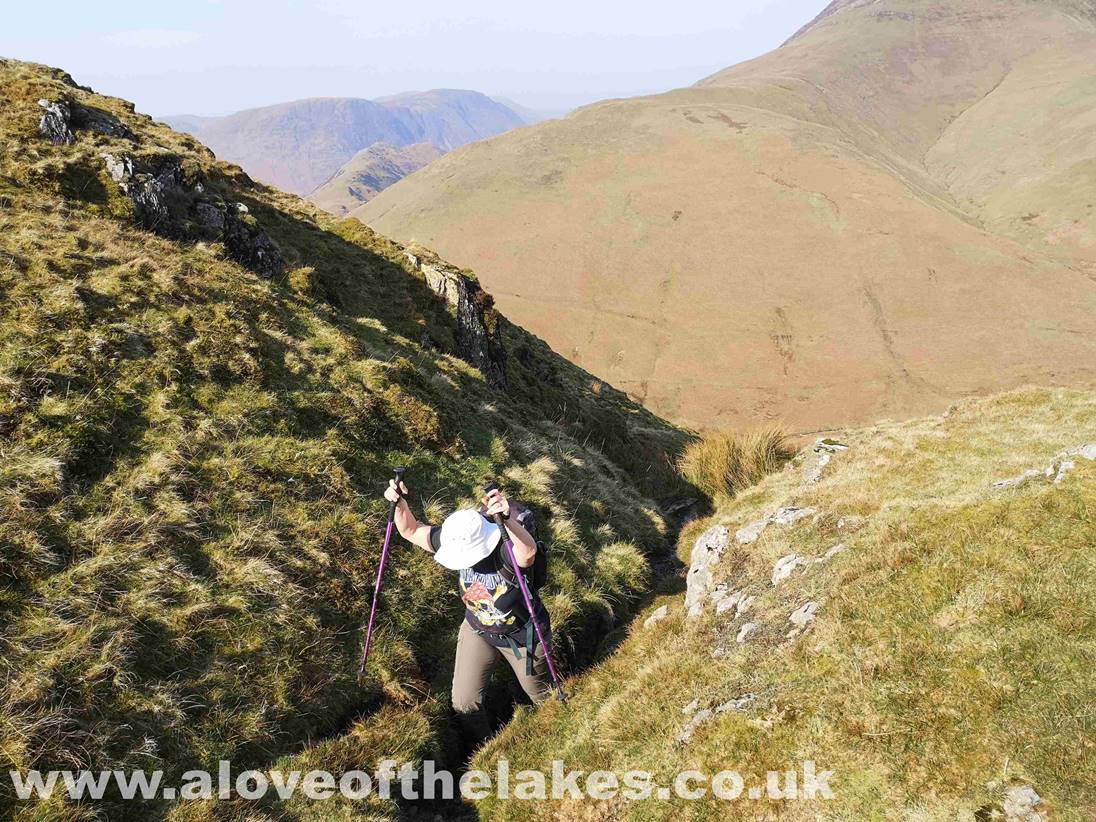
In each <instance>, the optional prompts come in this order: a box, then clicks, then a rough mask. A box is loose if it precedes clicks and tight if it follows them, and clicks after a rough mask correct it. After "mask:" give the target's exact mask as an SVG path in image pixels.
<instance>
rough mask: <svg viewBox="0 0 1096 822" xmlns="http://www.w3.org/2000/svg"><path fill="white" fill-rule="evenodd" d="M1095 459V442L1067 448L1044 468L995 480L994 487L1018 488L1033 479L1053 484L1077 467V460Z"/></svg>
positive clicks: (1031, 469)
mask: <svg viewBox="0 0 1096 822" xmlns="http://www.w3.org/2000/svg"><path fill="white" fill-rule="evenodd" d="M1078 459H1083V460H1090V461H1096V442H1089V443H1085V444H1084V445H1078V446H1077V447H1075V448H1067V449H1066V450H1065V451H1062V452H1061V453H1059V454H1056V455H1055V456H1054V459H1052V460H1051V461H1050V465H1048V466H1047V467H1046V468H1029V469H1028V470H1027V471H1025V472H1024V473H1022V474H1019V475H1018V476H1015V477H1009V478H1008V479H1003V480H997V482H995V483H993V487H994V488H998V489H1005V488H1020V487H1022V486H1024V485H1027V484H1028V483H1029V482H1032V481H1033V480H1049V481H1051V482H1053V483H1054V484H1055V485H1057V484H1058V483H1060V482H1061V481H1062V480H1063V479H1064V478H1065V476H1066V474H1068V473H1069V472H1070V471H1072V470H1073V469H1074V468H1076V467H1077V460H1078Z"/></svg>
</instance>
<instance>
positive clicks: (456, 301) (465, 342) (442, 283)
mask: <svg viewBox="0 0 1096 822" xmlns="http://www.w3.org/2000/svg"><path fill="white" fill-rule="evenodd" d="M404 255H405V256H406V257H407V259H408V261H409V262H410V263H411V265H412V266H413V267H414V268H415V269H416V270H417V271H419V272H421V273H422V275H423V277H424V278H425V279H426V284H427V285H429V286H430V288H431V289H432V290H433V291H434V293H435V294H437V295H438V296H440V297H441V298H442V299H444V300H445V302H446V304H447V305H448V306H449V308H450V311H452V312H453V314H454V316H455V317H456V320H457V333H456V342H457V352H456V353H457V356H459V357H460V358H461V359H463V360H465V361H466V362H469V363H471V364H472V365H474V366H475V367H476V368H478V369H479V371H480V373H481V374H483V377H484V379H485V380H487V384H488V385H490V386H492V387H493V388H505V387H506V360H507V351H506V348H505V347H504V346H503V344H502V335H501V333H500V331H499V327H498V322H497V315H496V313H495V310H494V301H493V299H492V298H491V296H490V295H489V294H488V293H487V292H485V291H484V290H483V289H482V288H480V285H479V283H477V282H476V281H475V280H473V279H472V278H471V277H469V276H467V275H465V274H463V273H461V271H460V270H458V269H457V268H455V267H453V266H451V265H449V264H447V263H444V262H442V261H441V260H439V259H437V258H431V257H428V256H427V255H426V254H425V253H419V252H412V251H405V252H404Z"/></svg>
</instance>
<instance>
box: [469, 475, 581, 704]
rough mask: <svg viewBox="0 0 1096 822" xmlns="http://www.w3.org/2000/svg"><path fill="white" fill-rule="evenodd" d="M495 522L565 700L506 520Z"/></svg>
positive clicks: (551, 674) (550, 670) (552, 675)
mask: <svg viewBox="0 0 1096 822" xmlns="http://www.w3.org/2000/svg"><path fill="white" fill-rule="evenodd" d="M484 490H485V491H486V492H487V493H491V492H492V491H495V490H498V485H496V484H495V483H491V484H489V485H487V486H486V487H485V488H484ZM495 524H496V525H498V527H499V531H500V532H502V544H503V545H504V546H505V547H506V558H507V559H508V560H509V561H510V567H511V568H513V569H514V576H516V577H517V578H518V587H519V588H521V596H522V599H524V600H525V608H526V610H528V611H529V619H531V620H532V621H533V630H534V631H536V634H537V641H538V642H540V647H542V648H543V649H544V661H545V662H547V663H548V676H549V677H550V678H551V680H552V687H553V688H555V689H556V695H557V696H558V697H559V701H560V702H566V701H567V695H566V694H565V693H563V686H562V685H561V684H560V681H559V674H558V673H556V663H555V661H554V660H553V659H552V650H551V648H550V647H549V646H548V643H547V642H546V641H545V639H544V631H543V630H542V629H541V627H540V620H539V619H537V612H536V609H535V608H534V607H533V595H532V594H530V593H529V586H528V585H527V584H526V582H525V574H524V572H523V571H522V569H521V568H519V567H518V560H517V557H515V556H514V543H513V541H512V540H511V539H510V532H509V531H507V530H506V520H504V519H503V518H502V514H495Z"/></svg>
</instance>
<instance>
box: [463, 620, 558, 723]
mask: <svg viewBox="0 0 1096 822" xmlns="http://www.w3.org/2000/svg"><path fill="white" fill-rule="evenodd" d="M548 641H549V642H551V638H548ZM519 651H520V653H521V656H520V657H517V656H514V652H513V651H512V650H510V649H509V648H496V647H495V646H494V645H492V644H491V643H490V642H488V641H487V640H486V639H484V638H483V637H482V636H480V635H479V634H477V633H476V631H475V629H474V628H472V626H471V625H469V624H468V622H467V621H464V620H462V621H461V625H460V633H458V634H457V659H456V663H455V664H454V666H453V710H454V711H456V713H457V714H458V716H460V717H461V718H462V719H464V718H466V719H467V720H468V721H467V722H466V725H467V726H468V727H469V730H470V731H471V732H472V733H473V735H475V736H478V737H479V738H480V739H482V738H484V737H486V736H487V734H488V732H489V731H488V727H487V721H486V718H484V717H483V694H484V691H486V689H487V683H488V682H489V681H490V679H491V671H493V670H494V668H495V665H496V664H497V663H498V661H499V658H500V657H501V658H502V659H505V660H506V661H507V662H508V663H509V664H510V667H511V668H512V669H513V671H514V675H515V676H517V678H518V682H519V683H520V685H521V687H522V689H523V690H524V691H525V693H526V694H527V695H528V697H529V699H531V700H532V701H533V703H534V704H536V705H539V704H540V703H541V702H543V701H544V700H546V699H547V698H548V696H549V694H550V693H551V688H552V683H551V680H550V679H549V677H548V663H547V662H545V660H544V648H543V647H541V645H540V643H539V642H538V643H537V647H536V651H535V653H534V654H533V674H532V676H530V675H528V674H527V673H526V662H525V657H526V653H527V652H526V650H525V648H524V646H523V647H521V648H519Z"/></svg>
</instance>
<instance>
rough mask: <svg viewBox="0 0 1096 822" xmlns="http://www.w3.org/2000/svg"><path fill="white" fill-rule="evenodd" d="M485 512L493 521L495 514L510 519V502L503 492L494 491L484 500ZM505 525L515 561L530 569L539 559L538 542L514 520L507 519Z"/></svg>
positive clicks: (520, 565)
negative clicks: (512, 546)
mask: <svg viewBox="0 0 1096 822" xmlns="http://www.w3.org/2000/svg"><path fill="white" fill-rule="evenodd" d="M483 510H484V513H485V514H487V516H489V517H490V518H491V519H494V517H495V514H502V515H503V516H504V517H510V501H509V500H508V499H506V497H505V496H503V494H502V492H501V491H498V490H494V491H491V492H490V493H489V494H488V495H487V496H485V497H484V498H483ZM504 525H506V533H507V534H508V535H509V536H510V541H511V542H512V543H513V544H514V559H516V560H517V563H518V566H519V567H521V568H528V567H529V566H530V565H532V564H533V562H534V561H535V560H536V558H537V541H536V540H535V539H533V537H532V535H530V533H529V532H528V531H526V530H525V529H524V528H523V527H522V525H521V523H520V522H518V521H517V520H516V519H514V518H510V519H506V520H505V522H504Z"/></svg>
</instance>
